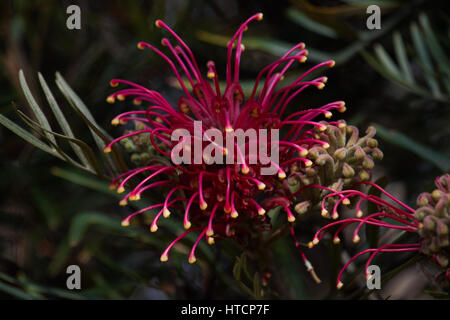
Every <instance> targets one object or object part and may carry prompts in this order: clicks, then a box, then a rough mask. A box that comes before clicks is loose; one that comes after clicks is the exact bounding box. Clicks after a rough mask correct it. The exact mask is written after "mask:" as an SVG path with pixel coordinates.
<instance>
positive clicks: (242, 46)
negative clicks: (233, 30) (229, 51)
mask: <svg viewBox="0 0 450 320" xmlns="http://www.w3.org/2000/svg"><path fill="white" fill-rule="evenodd" d="M241 50H242V51H244V50H245V46H244V45H243V44H242V43H241Z"/></svg>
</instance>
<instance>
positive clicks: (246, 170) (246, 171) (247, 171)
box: [241, 166, 250, 174]
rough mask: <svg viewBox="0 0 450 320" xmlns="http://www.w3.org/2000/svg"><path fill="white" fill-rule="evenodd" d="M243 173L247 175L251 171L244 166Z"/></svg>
mask: <svg viewBox="0 0 450 320" xmlns="http://www.w3.org/2000/svg"><path fill="white" fill-rule="evenodd" d="M241 172H242V173H243V174H247V173H249V172H250V169H249V168H248V167H247V166H242V168H241Z"/></svg>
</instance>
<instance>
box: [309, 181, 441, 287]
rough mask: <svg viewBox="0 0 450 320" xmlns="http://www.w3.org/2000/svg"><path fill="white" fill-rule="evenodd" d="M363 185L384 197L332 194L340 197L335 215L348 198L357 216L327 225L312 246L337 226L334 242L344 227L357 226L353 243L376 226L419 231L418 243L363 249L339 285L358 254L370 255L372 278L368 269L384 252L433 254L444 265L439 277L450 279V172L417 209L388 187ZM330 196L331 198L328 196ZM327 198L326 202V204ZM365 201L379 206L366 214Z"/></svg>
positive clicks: (422, 197)
mask: <svg viewBox="0 0 450 320" xmlns="http://www.w3.org/2000/svg"><path fill="white" fill-rule="evenodd" d="M359 183H360V184H367V185H371V186H372V187H374V188H376V189H378V190H379V191H380V192H381V193H382V195H384V196H385V197H386V198H387V199H383V198H384V197H378V196H375V195H368V194H365V193H363V192H361V191H359V190H344V191H339V192H333V193H330V194H329V195H328V196H329V197H336V198H337V200H336V203H335V205H334V206H333V209H332V212H331V214H334V213H335V212H337V210H339V206H340V204H341V203H343V202H344V201H345V199H349V198H355V199H356V210H355V211H356V214H355V217H353V218H348V219H342V220H338V221H335V222H332V223H329V224H327V225H325V226H324V227H322V228H320V229H319V230H318V231H317V232H316V234H315V235H314V238H313V240H312V241H311V242H310V243H309V244H308V246H309V247H310V248H312V247H314V246H316V245H317V244H318V243H319V242H320V240H321V239H322V238H323V237H324V236H325V235H326V231H328V230H330V229H333V228H334V229H335V231H334V235H333V242H334V243H335V244H339V243H340V242H341V239H340V234H341V232H342V231H343V229H344V228H348V227H349V226H350V225H355V228H354V229H353V236H352V237H353V242H354V243H358V242H359V241H360V239H361V238H360V236H359V232H360V230H361V228H362V227H363V226H367V225H373V226H378V227H380V228H384V229H392V230H399V231H404V232H408V233H411V234H416V235H417V237H416V242H414V243H389V244H384V245H381V246H379V247H378V248H369V249H366V250H363V251H360V252H359V253H357V254H356V255H354V256H353V257H352V258H351V259H350V260H349V261H348V262H347V263H345V265H344V266H343V268H342V269H341V271H340V272H339V275H338V279H337V287H338V288H339V289H340V288H342V286H343V282H342V281H341V278H342V276H343V273H344V271H345V269H346V268H347V267H348V266H349V265H350V264H351V263H352V262H353V261H354V260H355V259H356V258H358V257H360V256H362V255H365V254H369V258H368V259H367V261H366V265H365V273H366V277H368V278H370V276H371V275H370V273H369V271H368V268H369V266H370V264H371V262H372V260H373V259H374V258H375V256H376V255H377V254H379V253H384V252H420V253H422V254H424V255H426V256H428V257H430V258H431V259H432V260H433V261H434V262H436V264H437V265H438V266H439V267H440V268H441V270H442V272H441V273H440V274H439V276H438V278H440V279H443V280H444V283H445V281H450V268H449V257H450V250H449V249H450V243H449V228H450V218H449V213H450V175H449V174H446V175H444V176H441V177H438V178H436V186H437V189H436V190H434V191H433V192H432V193H422V194H421V195H420V196H419V197H418V199H417V205H418V206H419V207H418V208H417V209H416V210H415V209H413V208H411V207H410V206H408V205H407V204H405V203H403V202H402V201H400V200H399V199H397V198H396V197H394V196H393V195H391V194H389V193H388V192H387V191H386V190H384V189H383V188H381V187H380V186H378V185H376V184H374V183H372V182H359ZM328 196H327V197H328ZM325 202H326V199H324V200H323V201H322V203H323V204H322V205H323V206H324V203H325ZM364 202H372V203H373V204H375V205H376V206H377V208H378V209H377V211H376V212H373V213H370V214H364V212H363V210H362V207H363V203H364Z"/></svg>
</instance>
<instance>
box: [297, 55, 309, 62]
mask: <svg viewBox="0 0 450 320" xmlns="http://www.w3.org/2000/svg"><path fill="white" fill-rule="evenodd" d="M306 60H308V58H307V57H306V56H301V57H299V58H298V61H299V62H302V63H303V62H305V61H306Z"/></svg>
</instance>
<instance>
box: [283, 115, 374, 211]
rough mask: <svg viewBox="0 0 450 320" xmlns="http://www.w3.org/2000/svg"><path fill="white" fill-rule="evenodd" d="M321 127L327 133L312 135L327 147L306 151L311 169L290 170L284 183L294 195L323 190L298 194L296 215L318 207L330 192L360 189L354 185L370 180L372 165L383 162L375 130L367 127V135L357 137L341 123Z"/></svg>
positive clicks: (317, 132)
mask: <svg viewBox="0 0 450 320" xmlns="http://www.w3.org/2000/svg"><path fill="white" fill-rule="evenodd" d="M320 123H321V124H323V125H325V126H326V130H324V131H320V130H318V129H315V132H314V135H315V138H316V139H319V140H321V141H324V142H326V144H323V145H315V146H314V147H312V148H311V149H309V153H308V156H307V157H308V159H310V160H311V161H312V162H313V165H312V166H310V167H306V168H299V167H297V166H292V167H291V170H290V172H291V174H290V176H289V178H288V182H287V183H288V186H289V189H290V191H291V192H293V193H295V192H297V191H299V190H301V189H302V188H307V186H321V187H323V188H307V189H305V190H303V191H302V192H298V196H297V200H299V202H298V203H297V205H296V206H295V210H296V211H297V213H299V214H303V213H305V212H306V211H307V210H308V209H310V207H311V204H319V203H320V202H321V200H322V199H323V198H324V197H325V196H326V195H327V194H329V193H330V189H332V190H334V191H342V190H343V189H346V188H348V187H350V186H353V187H352V188H356V189H357V188H362V187H363V185H354V184H355V183H357V182H359V181H368V180H370V177H371V169H372V168H373V167H374V161H375V160H381V159H382V158H383V152H382V151H381V150H380V149H379V148H378V141H377V140H376V139H375V138H374V136H375V133H376V130H375V128H374V127H372V126H371V127H369V128H368V129H367V130H366V134H365V135H364V136H362V137H360V135H359V131H358V128H356V127H355V126H349V125H347V124H346V123H345V121H344V120H340V121H338V122H333V123H328V122H326V121H321V122H320ZM335 201H336V199H334V198H332V197H329V198H327V204H328V205H333V204H334V202H335ZM346 203H347V201H346ZM347 204H349V203H347ZM328 205H327V206H326V207H328ZM322 215H323V216H328V212H327V210H324V211H323V212H322ZM336 218H337V217H336Z"/></svg>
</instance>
